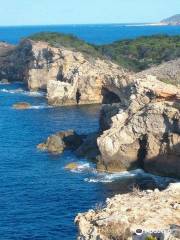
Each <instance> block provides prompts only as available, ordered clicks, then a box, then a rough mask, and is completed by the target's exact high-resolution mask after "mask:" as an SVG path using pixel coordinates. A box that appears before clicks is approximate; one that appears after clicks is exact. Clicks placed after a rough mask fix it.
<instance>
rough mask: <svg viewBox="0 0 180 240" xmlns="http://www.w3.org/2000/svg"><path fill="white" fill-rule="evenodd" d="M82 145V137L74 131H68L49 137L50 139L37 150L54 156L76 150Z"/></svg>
mask: <svg viewBox="0 0 180 240" xmlns="http://www.w3.org/2000/svg"><path fill="white" fill-rule="evenodd" d="M81 144H82V137H81V136H80V135H78V134H77V133H75V132H74V131H73V130H67V131H62V132H58V133H56V134H53V135H51V136H49V137H48V139H47V140H46V141H45V142H44V143H40V144H39V145H38V146H37V148H38V149H40V150H43V151H48V152H50V153H52V154H60V153H62V152H63V151H64V150H65V149H73V150H76V149H77V148H78V147H79V146H80V145H81Z"/></svg>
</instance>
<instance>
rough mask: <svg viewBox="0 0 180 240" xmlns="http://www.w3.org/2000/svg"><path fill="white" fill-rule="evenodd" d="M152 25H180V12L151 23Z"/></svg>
mask: <svg viewBox="0 0 180 240" xmlns="http://www.w3.org/2000/svg"><path fill="white" fill-rule="evenodd" d="M147 25H151V26H167V25H169V26H180V14H176V15H173V16H172V17H169V18H166V19H163V20H162V21H160V22H156V23H150V24H147Z"/></svg>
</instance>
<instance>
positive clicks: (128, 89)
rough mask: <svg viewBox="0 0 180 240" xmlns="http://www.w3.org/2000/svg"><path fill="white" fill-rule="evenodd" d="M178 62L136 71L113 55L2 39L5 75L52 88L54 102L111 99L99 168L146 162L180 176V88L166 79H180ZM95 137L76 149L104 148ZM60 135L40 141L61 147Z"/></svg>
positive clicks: (104, 121)
mask: <svg viewBox="0 0 180 240" xmlns="http://www.w3.org/2000/svg"><path fill="white" fill-rule="evenodd" d="M179 67H180V61H179V60H174V61H171V62H169V63H164V64H162V65H160V66H158V67H154V68H152V69H149V70H146V71H144V72H141V73H138V74H134V73H132V72H129V71H127V70H125V69H123V68H121V67H120V66H118V65H116V64H114V63H112V62H110V61H107V60H102V59H100V58H97V57H96V58H94V57H91V56H89V55H86V54H84V53H81V52H78V51H75V50H73V49H67V48H64V47H60V46H59V47H53V46H51V45H50V44H48V43H47V42H37V41H32V40H28V39H27V40H24V41H22V42H21V44H20V45H19V46H17V47H14V46H9V45H7V44H5V43H1V44H0V73H1V75H0V78H1V79H8V80H9V79H11V80H23V81H25V82H27V85H28V87H29V89H30V90H37V89H44V90H47V98H48V101H49V103H50V104H53V105H74V104H92V103H104V104H110V105H104V106H103V108H102V111H101V117H100V124H101V133H102V135H101V136H100V137H99V138H98V148H99V151H100V158H99V159H100V160H99V162H98V169H99V170H106V171H122V170H130V169H134V168H137V167H142V168H143V169H145V170H147V171H150V172H153V173H157V174H161V175H165V176H173V177H180V161H179V159H180V152H179V150H178V146H179V144H180V120H179V109H180V89H179V88H178V87H176V86H173V85H170V84H167V82H170V83H175V84H176V85H178V84H179V80H180V71H179V69H180V68H179ZM159 80H163V81H164V82H162V81H159ZM165 82H166V83H165ZM105 130H106V131H105ZM103 131H104V132H103ZM94 139H95V138H92V137H89V139H87V141H86V142H84V145H82V147H81V148H80V149H78V151H77V152H78V153H79V154H82V152H88V151H89V153H88V154H86V155H91V156H92V157H93V158H94V157H95V156H96V155H97V154H98V153H99V151H98V149H97V148H96V143H95V141H94ZM61 140H62V139H61V137H59V134H57V135H55V136H53V137H52V138H51V137H50V138H49V140H48V141H47V142H46V143H45V144H43V145H40V146H39V147H41V148H44V149H48V150H49V151H51V152H56V150H57V149H58V150H57V152H61V151H63V149H64V142H63V141H61ZM89 142H90V143H91V146H90V147H89V146H88V147H87V145H88V143H89ZM92 146H94V148H95V149H96V151H94V153H93V152H92Z"/></svg>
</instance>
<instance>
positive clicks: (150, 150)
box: [97, 75, 180, 177]
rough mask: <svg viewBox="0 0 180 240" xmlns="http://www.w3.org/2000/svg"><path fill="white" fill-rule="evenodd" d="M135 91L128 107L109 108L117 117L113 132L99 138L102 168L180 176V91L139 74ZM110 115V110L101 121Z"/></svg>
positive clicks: (111, 129)
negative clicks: (139, 170) (136, 169)
mask: <svg viewBox="0 0 180 240" xmlns="http://www.w3.org/2000/svg"><path fill="white" fill-rule="evenodd" d="M132 78H133V76H132ZM132 83H134V85H133V84H132ZM131 90H132V91H131V95H130V97H129V98H128V97H127V98H126V103H125V104H126V105H125V104H124V106H125V107H123V108H121V107H120V108H119V111H118V109H117V108H116V107H115V110H114V107H113V105H112V106H111V107H109V108H110V109H112V110H111V111H112V112H113V110H114V111H115V112H116V113H117V114H116V115H115V116H113V117H112V118H111V124H109V126H110V129H109V130H106V131H104V133H103V134H102V135H101V136H100V137H99V138H98V146H99V150H100V153H101V158H100V160H99V163H98V165H97V167H98V169H99V170H101V171H102V170H103V171H110V172H114V171H122V170H131V169H134V168H137V167H141V168H144V169H145V170H146V171H149V172H152V173H156V174H160V175H164V176H171V177H180V155H179V151H178V150H177V149H178V146H179V144H180V142H179V136H180V112H179V109H180V101H179V96H180V89H179V88H177V87H176V86H173V85H170V84H166V83H163V82H160V81H159V80H158V79H157V78H156V77H155V76H151V75H146V76H143V77H139V75H135V76H134V80H132V81H131ZM121 91H122V89H121V88H120V89H119V92H121ZM108 111H109V110H108ZM106 115H107V111H106V112H105V114H104V116H101V118H103V117H104V119H106V118H107V116H106ZM110 115H111V114H110ZM105 121H106V120H105ZM101 122H102V119H101ZM106 122H107V121H106ZM103 124H104V123H103ZM107 125H108V124H107Z"/></svg>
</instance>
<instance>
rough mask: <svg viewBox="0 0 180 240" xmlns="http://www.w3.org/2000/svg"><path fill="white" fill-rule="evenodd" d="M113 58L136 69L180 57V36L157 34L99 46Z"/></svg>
mask: <svg viewBox="0 0 180 240" xmlns="http://www.w3.org/2000/svg"><path fill="white" fill-rule="evenodd" d="M99 51H101V53H102V54H104V55H106V56H108V57H109V58H110V59H111V60H113V61H115V62H117V63H118V64H120V65H123V66H125V67H127V68H129V69H132V70H135V71H141V70H144V69H147V68H149V67H151V66H153V65H158V64H161V63H162V62H166V61H170V60H173V59H176V58H178V57H180V36H166V35H156V36H150V37H140V38H137V39H135V40H123V41H117V42H114V43H112V44H109V45H104V46H100V47H99Z"/></svg>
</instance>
